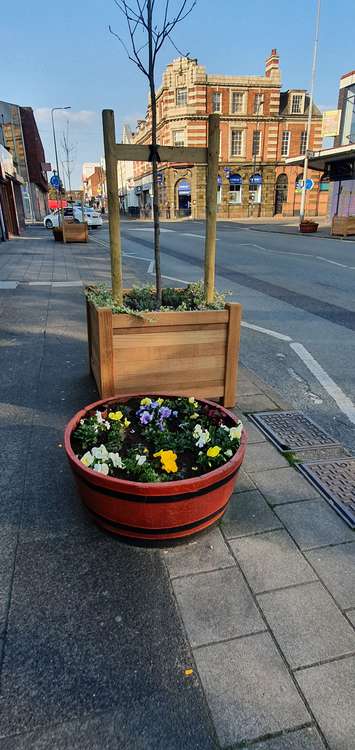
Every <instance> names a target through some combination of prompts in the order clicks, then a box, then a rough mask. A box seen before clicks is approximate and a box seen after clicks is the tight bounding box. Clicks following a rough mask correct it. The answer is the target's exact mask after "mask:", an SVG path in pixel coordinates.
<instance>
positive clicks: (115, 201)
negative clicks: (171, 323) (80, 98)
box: [102, 109, 123, 305]
mask: <svg viewBox="0 0 355 750" xmlns="http://www.w3.org/2000/svg"><path fill="white" fill-rule="evenodd" d="M102 125H103V131H104V146H105V161H106V181H107V203H108V226H109V233H110V251H111V275H112V297H113V300H114V302H115V303H116V304H117V305H121V304H122V301H123V284H122V259H121V234H120V201H119V196H118V177H117V157H116V155H115V147H116V133H115V116H114V113H113V110H112V109H104V110H103V112H102Z"/></svg>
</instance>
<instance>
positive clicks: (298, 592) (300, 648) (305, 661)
mask: <svg viewBox="0 0 355 750" xmlns="http://www.w3.org/2000/svg"><path fill="white" fill-rule="evenodd" d="M257 598H258V602H259V604H260V606H261V608H262V610H263V613H264V615H265V617H266V619H267V622H268V624H269V625H270V628H271V630H272V631H273V633H274V635H275V638H276V640H277V641H278V643H279V646H280V648H281V649H282V651H283V653H284V655H285V657H286V659H287V661H288V663H289V664H290V666H291V667H292V668H293V669H296V668H298V667H304V666H306V665H310V664H315V663H316V662H318V661H324V660H326V659H334V658H336V657H339V656H344V655H346V654H350V653H354V652H355V633H354V630H353V628H352V627H351V625H349V623H348V622H347V620H346V619H345V617H344V616H343V615H342V614H341V612H339V609H338V608H337V606H336V605H335V604H334V601H333V599H332V598H331V597H330V596H329V594H328V593H327V591H326V590H325V589H324V587H323V586H322V584H321V583H318V582H316V583H310V584H305V585H301V586H295V587H294V588H289V589H283V590H282V591H274V592H271V593H268V594H261V595H259V596H258V597H257Z"/></svg>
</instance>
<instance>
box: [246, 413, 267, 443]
mask: <svg viewBox="0 0 355 750" xmlns="http://www.w3.org/2000/svg"><path fill="white" fill-rule="evenodd" d="M243 421H244V424H245V429H246V431H247V433H248V445H254V443H266V437H265V435H264V434H263V433H262V432H261V430H259V429H258V428H257V427H256V426H255V425H254V424H253V423H252V422H250V421H249V420H246V419H244V420H243V419H242V422H243Z"/></svg>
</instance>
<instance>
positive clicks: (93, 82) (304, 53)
mask: <svg viewBox="0 0 355 750" xmlns="http://www.w3.org/2000/svg"><path fill="white" fill-rule="evenodd" d="M159 2H161V0H157V3H159ZM175 2H177V0H175ZM315 8H316V0H297V2H293V1H292V0H268V2H267V1H266V0H253V2H244V3H243V2H240V1H239V0H219V2H216V0H198V3H197V7H196V8H195V9H194V10H193V12H192V14H191V16H190V17H189V18H188V19H186V20H185V21H184V22H183V23H182V24H181V25H180V26H179V27H178V28H177V32H176V34H175V37H174V39H175V42H176V43H177V45H178V47H179V48H180V49H181V50H182V51H183V52H189V53H190V55H191V56H192V57H197V58H198V60H199V62H200V63H201V64H203V65H205V66H206V68H207V70H208V71H209V72H211V73H224V74H230V75H245V74H248V73H250V74H262V73H263V71H264V61H265V58H266V57H267V55H268V54H269V53H270V50H271V48H272V47H277V49H278V51H279V54H280V57H281V70H282V84H283V88H284V89H287V88H292V87H300V88H308V87H309V80H310V70H311V59H312V48H313V39H314V23H315ZM109 24H111V25H112V27H113V28H114V29H115V30H116V31H121V32H123V30H124V26H123V21H122V19H121V17H120V14H119V11H118V9H117V7H116V6H115V3H114V0H101V1H100V0H96V2H94V0H85V1H84V0H76V2H68V0H64V1H62V2H61V3H57V4H52V3H49V2H48V0H36V1H35V2H28V0H13V1H12V2H11V3H9V2H7V3H5V5H4V7H3V8H2V10H1V71H0V99H2V100H5V101H11V102H15V103H16V104H22V105H27V106H32V107H33V108H34V109H35V110H38V112H37V121H38V126H39V128H40V132H41V136H42V139H43V142H44V146H45V149H46V156H47V159H48V160H49V161H52V163H54V155H53V146H52V138H51V130H50V120H49V110H50V108H51V107H55V106H64V105H71V107H72V110H71V112H70V114H69V115H68V114H64V116H62V115H61V113H58V115H57V123H58V133H59V135H60V134H61V132H62V131H63V129H64V127H65V124H66V120H67V118H68V117H69V119H70V133H71V140H72V141H73V142H74V143H75V144H76V164H75V170H74V174H73V178H74V179H73V186H74V187H75V186H79V185H80V175H81V164H82V162H83V161H96V160H98V159H99V157H100V156H101V155H102V154H103V146H102V136H101V119H100V117H101V115H100V113H101V110H102V109H103V108H110V109H114V110H115V113H116V125H117V129H118V134H120V131H121V127H122V124H123V122H126V121H128V122H130V123H131V124H132V125H134V123H135V120H136V119H137V118H138V117H141V116H144V113H145V108H146V102H147V85H146V79H145V77H144V76H142V74H141V73H140V72H139V71H138V70H137V69H136V67H135V66H134V65H133V64H132V63H130V62H129V61H128V60H127V59H126V56H125V53H124V51H123V49H122V48H121V46H120V44H119V42H118V41H117V40H116V39H115V38H113V37H112V36H111V35H110V33H109V31H108V25H109ZM354 28H355V3H354V0H341V2H340V3H336V2H334V0H322V15H321V33H320V49H319V63H318V74H317V83H316V92H315V100H316V103H317V104H318V105H319V106H320V107H321V108H332V107H334V106H336V104H337V95H338V81H339V77H340V76H341V75H342V74H343V73H345V72H347V71H349V70H353V69H355V51H354V41H353V40H354ZM176 56H177V53H176V52H175V50H174V49H173V47H172V46H171V45H170V44H169V43H167V45H166V47H165V48H164V49H163V50H162V53H161V56H160V59H159V64H158V71H157V73H158V75H157V83H159V82H160V75H161V72H162V70H163V68H164V67H165V65H166V64H167V63H168V62H169V61H170V60H171V59H172V58H174V57H176ZM118 139H119V138H118Z"/></svg>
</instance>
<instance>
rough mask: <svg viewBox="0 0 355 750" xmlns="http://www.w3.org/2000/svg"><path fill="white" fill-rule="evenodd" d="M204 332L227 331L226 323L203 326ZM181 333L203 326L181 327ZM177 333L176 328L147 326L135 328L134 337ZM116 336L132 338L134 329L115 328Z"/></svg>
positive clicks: (198, 329) (197, 329) (196, 329)
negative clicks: (147, 334)
mask: <svg viewBox="0 0 355 750" xmlns="http://www.w3.org/2000/svg"><path fill="white" fill-rule="evenodd" d="M203 328H204V330H206V331H223V330H225V331H227V325H226V323H222V324H221V323H210V324H207V325H204V326H203ZM178 330H179V333H180V334H183V333H184V331H200V330H201V326H200V325H195V326H190V325H185V326H179V329H178ZM174 331H175V332H176V326H166V325H164V326H152V327H151V328H148V327H147V326H142V328H135V329H134V335H135V336H139V335H140V334H142V333H143V334H146V333H173V332H174ZM113 333H114V336H132V329H131V328H114V329H113Z"/></svg>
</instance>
